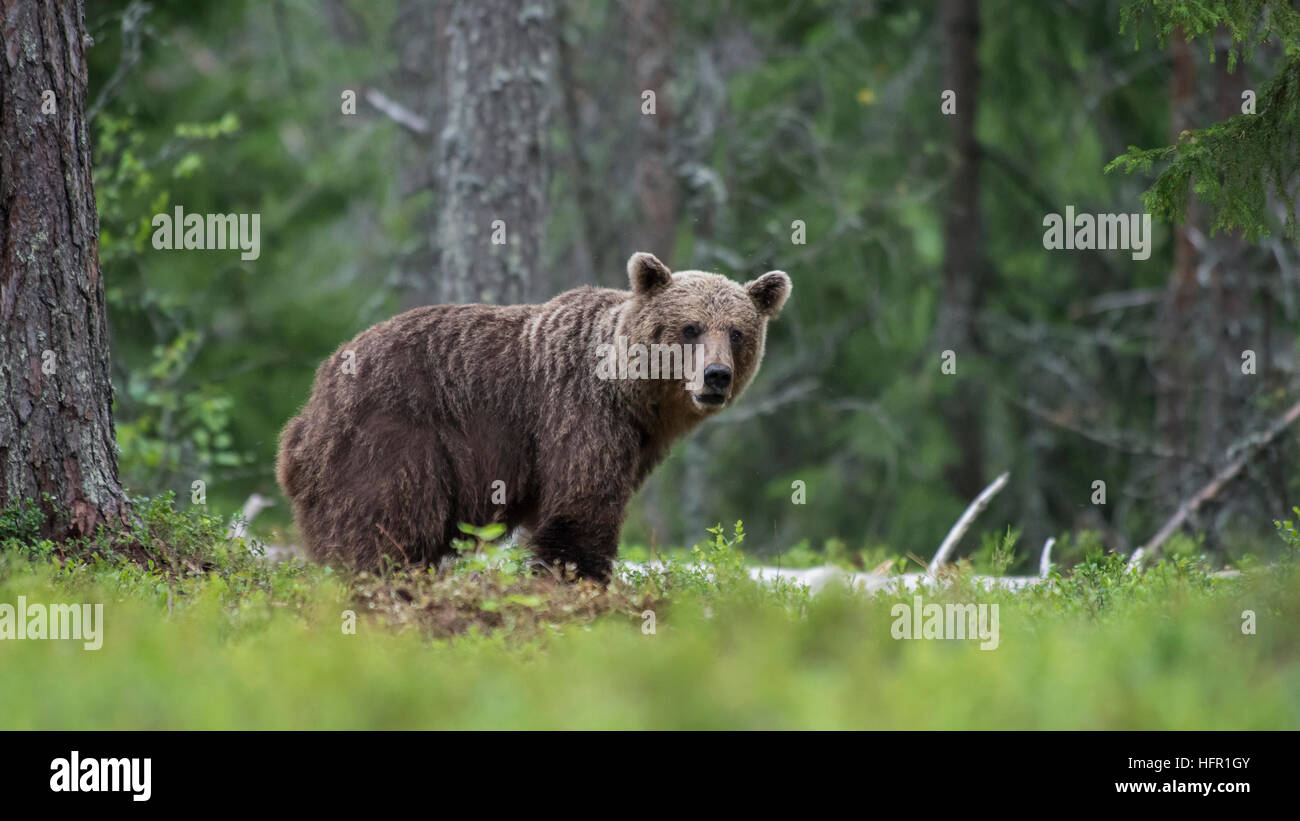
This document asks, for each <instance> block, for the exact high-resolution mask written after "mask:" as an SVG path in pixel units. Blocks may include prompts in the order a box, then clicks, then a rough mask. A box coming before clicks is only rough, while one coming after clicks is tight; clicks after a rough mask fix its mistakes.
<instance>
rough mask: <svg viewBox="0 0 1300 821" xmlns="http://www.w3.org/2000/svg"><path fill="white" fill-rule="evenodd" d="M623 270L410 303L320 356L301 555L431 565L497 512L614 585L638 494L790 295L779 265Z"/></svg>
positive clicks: (717, 403) (293, 461) (558, 561)
mask: <svg viewBox="0 0 1300 821" xmlns="http://www.w3.org/2000/svg"><path fill="white" fill-rule="evenodd" d="M627 270H628V277H629V279H630V281H631V286H632V290H631V291H619V290H615V289H611V288H593V287H589V286H588V287H583V288H578V289H576V290H572V291H566V292H565V293H562V294H560V295H559V296H557V297H555V298H554V299H552V300H551V301H549V302H547V303H545V304H542V305H511V306H493V305H433V306H427V307H423V308H416V309H414V310H411V311H407V312H406V313H403V314H400V315H398V316H396V317H393V318H392V319H390V320H388V321H386V322H381V323H379V324H378V325H375V326H374V327H372V328H370V329H369V330H366V331H363V332H362V333H361V334H359V335H358V336H357V337H356V338H355V339H353V340H352V341H351V342H348V343H345V344H344V345H343V346H342V347H340V348H339V350H338V351H336V352H335V353H334V355H333V356H331V357H330V358H329V359H327V360H325V362H323V363H322V364H321V366H320V368H319V369H318V370H317V372H316V383H315V386H314V387H313V389H312V393H311V398H310V399H308V401H307V404H306V407H304V408H303V411H302V413H300V414H299V415H298V416H296V417H294V418H293V419H292V420H290V421H289V424H288V425H286V426H285V429H284V431H283V433H282V434H281V436H280V452H279V458H278V460H277V465H276V475H277V477H278V479H279V481H280V487H281V488H283V489H284V493H285V495H286V496H288V497H289V498H290V499H291V500H292V501H293V511H294V519H295V521H296V522H297V524H298V529H299V531H300V532H301V534H302V539H303V541H304V543H305V545H306V548H307V552H308V554H309V555H310V556H311V557H312V558H314V559H316V560H318V561H323V562H330V563H335V564H341V565H346V566H349V567H352V568H356V569H372V568H375V567H376V566H378V565H379V564H380V562H381V557H383V556H385V555H387V556H389V557H390V558H392V559H393V560H397V561H402V560H405V561H407V562H421V563H436V562H438V561H440V560H441V559H442V558H443V557H444V556H448V555H450V554H452V553H453V548H452V546H451V544H452V540H453V539H455V538H459V537H460V536H461V534H460V532H459V530H458V524H459V523H467V524H473V525H485V524H489V523H493V522H501V523H504V524H505V525H506V526H507V527H508V528H512V529H513V528H515V527H520V526H522V527H524V528H526V529H527V530H528V531H529V532H530V538H529V540H528V541H529V542H530V545H531V548H532V551H533V553H534V554H535V556H536V557H537V558H539V559H541V560H543V561H544V562H546V563H548V564H549V566H550V567H551V568H553V569H557V570H559V571H560V572H563V571H564V569H565V568H566V566H568V565H572V566H573V569H574V570H575V571H576V573H577V574H578V575H579V576H582V577H587V578H592V579H596V580H598V581H601V582H608V580H609V579H610V576H611V573H612V571H613V563H614V558H615V554H616V553H617V550H618V541H619V530H620V529H621V527H622V523H623V516H624V509H625V507H626V506H627V503H628V500H629V499H630V498H631V496H632V494H633V492H635V491H636V489H637V488H638V487H639V486H640V484H641V483H642V481H644V479H645V478H646V476H647V475H648V474H649V473H650V471H651V470H652V469H653V468H654V467H655V465H657V464H658V463H659V462H660V460H662V459H663V457H664V455H665V454H666V453H667V451H668V448H669V446H670V445H671V444H672V442H673V441H674V440H675V439H677V438H678V437H680V436H681V435H682V434H684V433H686V432H687V431H689V430H690V429H691V428H693V427H695V426H696V425H698V424H699V423H700V422H702V421H703V420H705V419H706V418H708V417H709V416H711V415H713V414H714V413H717V412H718V411H719V410H721V409H722V408H724V407H726V406H727V405H728V404H731V403H732V402H734V401H735V399H736V398H737V397H738V396H739V395H740V393H741V392H742V391H743V390H744V389H745V386H746V385H748V384H749V382H750V380H751V379H753V377H754V374H755V373H756V372H757V371H758V365H759V362H760V360H761V359H762V358H763V343H764V339H765V337H766V333H767V321H768V319H770V318H771V317H773V316H775V315H776V314H777V312H778V311H780V310H781V306H782V305H783V304H784V303H785V300H786V297H787V296H789V294H790V278H789V277H787V276H786V275H785V273H783V272H781V271H770V272H768V273H766V274H763V275H762V276H760V277H758V278H757V279H755V280H753V281H752V282H749V283H748V284H746V285H744V286H742V285H740V284H738V283H736V282H733V281H732V280H730V279H727V278H726V277H723V276H719V275H717V274H710V273H704V272H702V271H679V272H677V273H671V272H670V271H669V270H668V268H667V266H665V265H664V264H663V263H662V262H660V261H659V260H658V259H657V258H655V256H654V255H652V254H646V253H639V254H634V255H633V256H632V258H631V259H630V260H629V261H628V264H627ZM646 350H649V351H651V352H653V353H654V354H655V358H652V360H651V361H650V363H649V365H650V367H649V373H647V368H646V364H647V363H646V357H645V356H644V352H645V351H646ZM692 353H693V354H694V356H692V355H691V354H692ZM620 356H621V357H623V361H620V362H616V361H615V360H617V359H619V357H620ZM660 363H662V364H663V367H662V368H660V367H656V366H657V365H659V364H660ZM679 363H680V364H679ZM656 377H657V378H656Z"/></svg>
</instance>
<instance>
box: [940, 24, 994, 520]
mask: <svg viewBox="0 0 1300 821" xmlns="http://www.w3.org/2000/svg"><path fill="white" fill-rule="evenodd" d="M942 14H943V27H944V40H945V44H946V51H947V55H948V62H947V65H946V67H945V76H944V88H945V89H951V90H952V91H954V92H956V95H957V96H956V104H957V110H956V113H955V114H951V115H948V117H947V118H946V119H947V120H948V121H949V123H950V126H951V128H952V141H953V153H954V157H955V167H954V168H953V173H952V181H951V183H950V185H949V189H948V197H947V199H946V201H945V206H944V229H943V236H944V260H943V292H942V294H941V296H940V300H941V301H940V305H939V319H938V340H939V342H940V344H941V345H942V349H943V350H951V351H953V352H954V353H955V354H956V355H957V361H958V363H960V362H961V360H962V358H963V357H965V356H970V355H972V354H975V353H976V352H978V350H979V347H980V346H979V334H978V329H977V328H976V325H975V318H976V315H977V313H978V310H979V302H980V295H981V294H982V293H983V292H984V290H985V283H984V279H985V274H986V271H985V261H984V228H983V223H982V220H981V216H980V147H979V143H978V141H977V140H976V139H975V117H976V111H977V103H978V101H979V37H980V20H979V3H978V0H944V3H943V11H942ZM960 368H961V365H960V364H959V365H958V373H960ZM985 401H986V400H985V399H984V398H983V397H981V396H980V395H979V394H978V392H977V391H976V390H974V389H973V386H972V383H971V382H970V381H968V380H963V381H961V382H959V383H958V385H957V389H956V390H955V391H954V392H953V393H952V394H951V395H950V396H949V397H948V398H947V401H946V402H945V404H944V406H943V408H942V413H943V418H944V423H945V424H946V425H947V427H948V430H949V431H950V432H951V433H952V437H953V439H954V441H955V442H956V444H957V447H958V449H959V451H960V455H959V457H958V459H957V461H956V462H955V463H954V464H952V465H950V466H949V467H948V469H947V470H946V478H947V481H948V484H949V486H950V487H951V488H952V489H953V491H954V492H955V493H956V494H957V495H958V496H961V497H962V498H965V499H973V498H974V497H975V496H976V495H977V494H978V493H979V492H980V491H981V490H983V489H984V486H985V484H987V481H988V479H987V477H986V476H985V475H984V472H985V470H984V431H983V425H982V420H981V414H980V410H979V409H980V407H981V406H982V405H983V403H984V402H985Z"/></svg>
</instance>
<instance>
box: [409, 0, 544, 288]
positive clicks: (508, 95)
mask: <svg viewBox="0 0 1300 821" xmlns="http://www.w3.org/2000/svg"><path fill="white" fill-rule="evenodd" d="M554 20H555V17H554V13H553V9H552V6H551V3H550V0H534V2H532V3H530V4H528V5H527V6H524V7H520V5H519V4H518V3H516V2H514V0H453V2H452V3H451V6H450V9H449V13H448V23H447V25H446V27H445V29H444V30H442V31H441V32H440V35H441V36H442V43H441V45H442V49H441V51H440V53H441V56H442V60H441V65H442V67H443V71H442V75H441V76H440V78H439V88H440V90H441V94H440V98H441V101H440V106H441V107H442V108H443V111H444V112H445V117H444V118H443V119H442V121H441V122H440V123H438V125H439V126H440V131H439V133H438V136H437V137H436V148H435V150H436V152H437V153H436V165H437V186H436V192H437V200H436V207H437V209H438V220H437V227H436V229H435V236H434V243H433V244H434V248H435V250H436V253H437V255H438V268H437V271H436V273H435V275H436V276H438V277H439V278H440V288H439V291H440V296H441V300H442V301H443V302H495V303H500V304H508V303H514V302H528V301H533V300H536V299H539V298H541V297H542V296H544V295H545V294H546V292H547V291H548V290H549V289H550V283H549V281H548V280H547V278H546V277H545V272H546V268H545V266H544V265H543V260H542V253H541V252H542V237H543V236H544V234H545V231H546V219H547V212H548V209H547V186H548V182H549V173H548V172H549V168H548V162H547V161H548V150H547V143H548V133H547V129H548V125H549V120H550V104H551V93H550V92H551V76H552V69H553V66H554V63H555V48H556V38H555V30H554ZM498 221H499V222H498ZM501 238H504V243H501V242H498V241H497V240H499V239H501Z"/></svg>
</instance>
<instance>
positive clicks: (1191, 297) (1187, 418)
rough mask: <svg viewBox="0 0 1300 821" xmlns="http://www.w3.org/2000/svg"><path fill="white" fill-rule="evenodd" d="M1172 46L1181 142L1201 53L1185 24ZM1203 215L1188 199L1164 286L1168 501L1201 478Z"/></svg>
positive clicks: (1161, 351)
mask: <svg viewBox="0 0 1300 821" xmlns="http://www.w3.org/2000/svg"><path fill="white" fill-rule="evenodd" d="M1169 49H1170V58H1171V73H1170V88H1169V106H1170V108H1169V114H1170V117H1169V123H1170V131H1171V132H1172V137H1173V139H1174V140H1175V141H1178V140H1180V135H1181V134H1182V132H1183V131H1184V130H1185V129H1189V128H1192V127H1194V125H1195V119H1196V118H1195V114H1196V57H1195V55H1194V53H1193V51H1192V46H1191V44H1190V43H1189V42H1188V41H1187V39H1186V37H1185V36H1184V35H1183V32H1182V30H1181V29H1179V30H1177V31H1176V32H1175V33H1174V36H1173V38H1171V40H1170V46H1169ZM1198 219H1199V214H1198V210H1197V208H1196V202H1195V200H1189V201H1188V205H1187V217H1186V219H1185V221H1184V222H1183V223H1182V224H1181V225H1178V226H1176V227H1175V228H1174V267H1173V270H1172V271H1170V273H1169V282H1168V284H1167V285H1166V287H1165V293H1164V299H1163V300H1162V302H1161V305H1160V316H1159V319H1158V327H1157V332H1158V335H1159V341H1158V348H1157V351H1156V356H1155V363H1154V365H1155V367H1154V369H1153V370H1154V375H1155V379H1156V391H1155V394H1156V397H1155V398H1156V408H1155V410H1156V431H1157V435H1158V436H1159V438H1160V441H1161V442H1162V443H1163V444H1164V445H1165V447H1167V448H1168V449H1169V450H1170V451H1172V452H1173V453H1174V454H1175V456H1174V457H1173V458H1169V459H1165V460H1164V461H1163V462H1162V463H1161V465H1160V476H1159V491H1160V498H1161V501H1162V502H1164V503H1165V504H1167V505H1173V504H1177V503H1178V501H1179V500H1180V499H1183V498H1185V497H1186V496H1188V495H1189V494H1190V493H1191V492H1192V490H1193V489H1194V487H1195V485H1196V484H1197V482H1198V480H1200V479H1201V477H1200V476H1199V475H1198V474H1197V473H1196V469H1197V468H1196V447H1195V442H1194V436H1193V432H1194V416H1195V408H1194V403H1195V398H1194V394H1193V390H1192V388H1193V386H1194V385H1195V383H1196V382H1197V381H1198V367H1203V362H1202V363H1198V362H1197V352H1198V350H1199V348H1200V347H1201V345H1200V341H1199V339H1198V337H1199V336H1203V335H1204V333H1205V328H1204V327H1203V325H1201V323H1198V321H1197V320H1198V317H1197V313H1198V311H1197V305H1198V302H1199V301H1200V297H1201V294H1200V288H1199V286H1198V285H1197V282H1196V270H1197V266H1198V265H1199V264H1200V254H1199V253H1198V252H1197V250H1196V245H1195V244H1194V243H1193V241H1192V232H1193V231H1194V230H1196V226H1197V224H1198ZM1202 319H1203V318H1202ZM1198 325H1200V326H1201V327H1199V330H1198Z"/></svg>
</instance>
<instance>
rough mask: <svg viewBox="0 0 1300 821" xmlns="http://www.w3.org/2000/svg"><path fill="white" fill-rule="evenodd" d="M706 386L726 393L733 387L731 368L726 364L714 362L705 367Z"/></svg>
mask: <svg viewBox="0 0 1300 821" xmlns="http://www.w3.org/2000/svg"><path fill="white" fill-rule="evenodd" d="M704 387H706V388H709V389H710V390H713V391H717V392H718V393H726V392H727V388H730V387H731V368H728V367H727V366H726V365H718V364H716V363H715V364H713V365H709V366H708V367H707V368H705V369H704Z"/></svg>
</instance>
